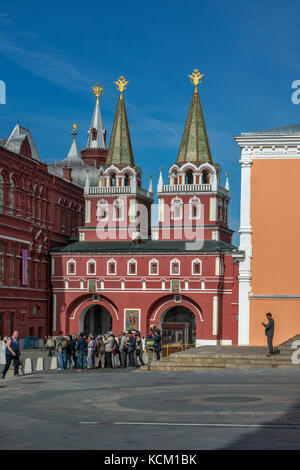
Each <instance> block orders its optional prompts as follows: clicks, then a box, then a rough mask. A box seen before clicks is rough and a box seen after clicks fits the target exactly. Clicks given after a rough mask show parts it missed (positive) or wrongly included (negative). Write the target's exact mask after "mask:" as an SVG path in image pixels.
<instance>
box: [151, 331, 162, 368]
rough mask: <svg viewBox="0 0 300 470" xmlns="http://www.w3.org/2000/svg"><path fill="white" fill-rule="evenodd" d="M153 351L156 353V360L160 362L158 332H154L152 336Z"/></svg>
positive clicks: (159, 337) (159, 336)
mask: <svg viewBox="0 0 300 470" xmlns="http://www.w3.org/2000/svg"><path fill="white" fill-rule="evenodd" d="M153 347H154V351H155V353H156V359H157V360H158V361H159V360H160V352H161V335H160V331H159V330H156V332H155V335H154V344H153Z"/></svg>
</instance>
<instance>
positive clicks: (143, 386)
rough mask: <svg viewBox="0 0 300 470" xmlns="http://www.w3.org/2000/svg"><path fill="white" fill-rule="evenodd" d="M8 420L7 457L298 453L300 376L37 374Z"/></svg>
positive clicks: (14, 401)
mask: <svg viewBox="0 0 300 470" xmlns="http://www.w3.org/2000/svg"><path fill="white" fill-rule="evenodd" d="M0 415H1V431H0V448H1V449H72V450H80V449H107V450H110V449H112V450H114V449H116V450H117V449H126V450H128V449H150V450H151V449H162V450H167V449H183V450H188V449H298V448H299V442H300V370H299V369H260V370H259V369H258V370H225V371H224V370H197V371H193V372H159V371H157V372H146V371H145V372H144V371H132V370H91V371H88V372H76V371H66V372H56V371H55V372H48V373H43V374H34V375H31V376H24V377H19V378H16V379H14V378H12V379H7V380H2V381H1V382H0Z"/></svg>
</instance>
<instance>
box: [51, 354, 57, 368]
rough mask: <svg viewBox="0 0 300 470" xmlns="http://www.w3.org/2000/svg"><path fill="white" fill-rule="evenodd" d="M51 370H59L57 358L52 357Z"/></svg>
mask: <svg viewBox="0 0 300 470" xmlns="http://www.w3.org/2000/svg"><path fill="white" fill-rule="evenodd" d="M50 369H57V357H55V356H54V357H51V364H50Z"/></svg>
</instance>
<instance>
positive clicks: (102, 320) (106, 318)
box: [79, 305, 112, 337]
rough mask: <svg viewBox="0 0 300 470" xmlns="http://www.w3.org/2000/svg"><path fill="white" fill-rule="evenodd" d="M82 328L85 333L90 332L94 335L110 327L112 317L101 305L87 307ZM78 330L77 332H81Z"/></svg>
mask: <svg viewBox="0 0 300 470" xmlns="http://www.w3.org/2000/svg"><path fill="white" fill-rule="evenodd" d="M82 326H83V329H81V331H83V332H84V334H85V335H89V334H92V335H94V336H95V337H96V336H97V335H100V334H101V333H104V332H106V331H110V330H111V329H112V318H111V315H110V313H109V311H108V310H107V309H106V308H105V307H102V305H93V306H92V307H89V308H88V309H87V311H86V313H85V314H84V318H83V325H82ZM81 331H79V333H81Z"/></svg>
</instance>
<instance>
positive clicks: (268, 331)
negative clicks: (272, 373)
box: [261, 313, 274, 357]
mask: <svg viewBox="0 0 300 470" xmlns="http://www.w3.org/2000/svg"><path fill="white" fill-rule="evenodd" d="M266 317H267V319H268V323H267V324H265V323H264V322H261V323H262V325H263V326H264V327H265V335H266V337H267V341H268V348H269V354H267V356H268V357H270V356H273V355H274V350H273V336H274V320H273V318H272V314H271V313H267V314H266Z"/></svg>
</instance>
